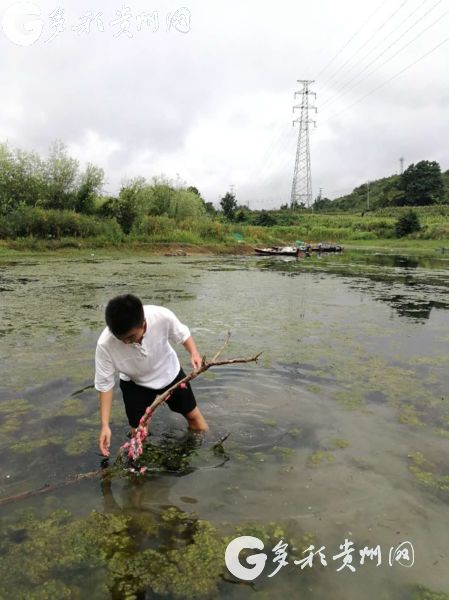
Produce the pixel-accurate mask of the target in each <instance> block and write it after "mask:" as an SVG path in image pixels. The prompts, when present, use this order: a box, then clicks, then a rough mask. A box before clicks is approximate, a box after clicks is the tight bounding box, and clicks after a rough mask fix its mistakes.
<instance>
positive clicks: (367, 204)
mask: <svg viewBox="0 0 449 600" xmlns="http://www.w3.org/2000/svg"><path fill="white" fill-rule="evenodd" d="M366 210H369V181H368V183H367V187H366Z"/></svg>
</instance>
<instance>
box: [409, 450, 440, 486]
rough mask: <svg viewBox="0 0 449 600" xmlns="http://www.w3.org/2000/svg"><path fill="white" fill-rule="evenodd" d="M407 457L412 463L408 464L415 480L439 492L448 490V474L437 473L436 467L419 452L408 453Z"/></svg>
mask: <svg viewBox="0 0 449 600" xmlns="http://www.w3.org/2000/svg"><path fill="white" fill-rule="evenodd" d="M408 458H409V459H410V460H411V463H412V464H411V465H409V469H410V472H411V473H412V474H413V475H414V477H415V479H416V481H418V482H419V483H420V484H421V485H424V486H425V487H427V488H430V489H433V490H436V491H439V492H445V493H448V492H449V475H441V474H439V473H438V472H437V467H436V466H435V465H434V464H432V463H431V462H429V461H428V460H427V459H426V458H425V457H424V455H423V454H422V453H421V452H415V453H413V454H409V455H408Z"/></svg>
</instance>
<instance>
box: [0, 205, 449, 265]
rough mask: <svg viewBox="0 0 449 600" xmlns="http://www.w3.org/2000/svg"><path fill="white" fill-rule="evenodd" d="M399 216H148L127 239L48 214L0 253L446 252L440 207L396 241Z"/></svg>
mask: <svg viewBox="0 0 449 600" xmlns="http://www.w3.org/2000/svg"><path fill="white" fill-rule="evenodd" d="M403 212H404V209H400V208H399V209H394V210H393V209H389V210H388V211H386V210H384V211H381V212H378V213H366V214H363V215H362V214H348V213H337V214H326V213H324V214H323V213H307V212H300V213H296V214H295V215H294V216H295V223H294V224H289V225H274V226H271V227H263V226H255V225H248V224H244V223H229V222H223V221H220V220H219V219H210V218H206V217H201V218H197V219H194V218H189V219H184V220H175V219H171V218H168V217H152V218H148V219H146V221H145V226H144V227H140V228H135V229H134V230H133V231H132V232H131V233H130V234H128V235H125V234H124V233H123V232H122V231H121V230H120V228H118V226H117V225H116V224H115V223H114V222H111V221H110V222H108V223H106V224H105V223H99V222H97V221H92V223H88V222H87V220H86V219H87V218H86V219H84V220H72V221H70V220H68V218H67V217H66V216H65V215H61V220H58V218H57V217H55V215H51V216H52V219H53V220H50V219H47V220H46V221H45V225H46V227H47V229H45V234H43V233H42V234H41V235H36V234H33V233H32V234H27V235H22V236H2V237H3V239H1V240H0V254H2V255H5V254H10V253H14V252H30V251H31V252H46V251H54V250H58V251H61V250H64V249H67V250H69V251H70V250H78V251H86V252H87V251H89V250H94V249H100V248H104V249H109V250H112V249H117V250H118V251H121V252H124V251H130V252H133V251H143V252H149V253H151V254H165V253H168V254H170V253H179V254H181V253H183V252H186V253H188V254H194V253H195V254H196V253H199V254H229V253H232V254H235V253H239V254H242V253H250V252H252V251H253V248H254V247H255V246H269V245H287V244H288V245H290V244H293V243H294V242H295V241H296V240H302V241H305V242H311V243H317V242H337V243H339V244H343V245H347V246H351V247H354V246H357V247H362V248H367V247H373V248H383V249H388V248H391V249H406V250H410V251H411V250H416V249H418V250H419V251H425V250H429V251H434V250H436V249H438V248H441V247H449V212H448V211H447V210H446V207H444V209H441V210H440V209H437V207H431V208H430V209H421V210H419V211H418V213H419V218H420V221H421V229H420V231H418V232H416V233H414V234H412V235H410V236H407V237H404V238H396V237H395V230H394V225H395V222H396V220H397V218H398V217H399V216H400V215H401V214H402V213H403ZM84 221H86V222H84ZM62 222H63V223H64V228H63V227H62V226H61V223H62ZM80 223H81V225H82V228H81V226H80ZM92 227H97V228H98V231H97V230H92V229H90V228H92Z"/></svg>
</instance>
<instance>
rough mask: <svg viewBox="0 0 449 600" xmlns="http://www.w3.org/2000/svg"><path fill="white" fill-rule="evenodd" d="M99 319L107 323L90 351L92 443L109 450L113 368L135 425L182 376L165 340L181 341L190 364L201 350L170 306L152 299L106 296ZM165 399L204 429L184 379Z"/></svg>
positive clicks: (197, 361)
mask: <svg viewBox="0 0 449 600" xmlns="http://www.w3.org/2000/svg"><path fill="white" fill-rule="evenodd" d="M105 319H106V324H107V327H106V328H105V329H104V330H103V332H102V333H101V335H100V337H99V339H98V342H97V349H96V353H95V389H96V390H98V392H99V394H100V416H101V430H100V435H99V438H98V444H99V447H100V451H101V453H102V454H103V455H104V456H109V446H110V443H111V430H110V428H109V418H110V414H111V404H112V390H113V388H114V377H115V374H116V373H117V372H118V373H119V374H120V389H121V390H122V395H123V401H124V403H125V410H126V415H127V417H128V421H129V424H130V425H131V427H132V428H133V429H135V428H137V426H138V425H139V421H140V418H141V417H142V416H143V414H144V413H145V410H146V408H147V407H148V406H149V405H150V404H151V403H152V402H153V400H154V399H155V398H156V396H157V395H158V394H161V393H162V392H164V391H165V390H167V389H168V388H169V387H170V386H171V385H173V384H174V383H176V382H177V381H179V380H180V379H182V378H183V377H185V373H184V371H183V370H182V369H181V366H180V364H179V359H178V356H177V354H176V352H175V351H174V350H173V348H172V347H171V345H170V342H174V343H182V344H183V346H184V348H185V349H186V350H187V351H188V352H189V354H190V359H191V363H192V366H193V368H194V369H197V368H199V367H200V366H201V356H200V355H199V352H198V350H197V348H196V346H195V342H194V340H193V338H192V336H191V335H190V331H189V329H188V327H187V326H186V325H183V324H182V323H181V322H180V321H179V319H178V318H177V317H176V315H175V314H174V313H173V312H172V311H171V310H169V309H168V308H164V307H163V306H156V305H152V304H147V305H145V306H143V305H142V302H141V301H140V300H139V298H137V297H136V296H133V295H132V294H125V295H123V296H116V297H115V298H112V300H110V301H109V302H108V305H107V306H106V312H105ZM166 402H167V404H168V406H169V407H170V409H171V410H172V411H174V412H178V413H180V414H182V415H183V416H184V417H185V418H186V420H187V422H188V425H189V428H190V429H193V430H197V431H205V430H207V429H208V426H207V423H206V421H205V419H204V417H203V415H202V414H201V412H200V409H199V408H198V407H197V405H196V400H195V396H194V395H193V391H192V389H191V387H190V384H189V383H187V384H186V386H185V388H183V389H181V388H177V389H176V390H175V391H174V392H173V393H172V395H171V397H170V398H169V399H168V400H167V401H166Z"/></svg>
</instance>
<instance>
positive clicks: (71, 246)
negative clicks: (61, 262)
mask: <svg viewBox="0 0 449 600" xmlns="http://www.w3.org/2000/svg"><path fill="white" fill-rule="evenodd" d="M338 243H339V244H340V245H342V246H343V248H344V250H343V252H344V251H347V252H352V251H355V252H379V251H380V252H388V253H398V254H431V255H432V256H435V257H437V256H438V257H446V256H447V258H448V259H449V240H447V241H446V240H414V239H406V240H401V239H388V240H346V241H339V242H338ZM259 245H269V244H259ZM255 246H256V244H254V245H250V244H248V243H242V242H239V243H230V244H223V243H219V244H213V243H204V244H201V245H200V244H188V243H182V242H122V243H120V244H112V243H109V244H108V243H104V242H101V243H96V242H95V240H81V241H80V240H78V239H76V238H73V239H64V240H36V239H30V240H27V239H23V238H22V239H21V240H19V241H16V240H11V241H10V240H0V258H2V257H5V258H8V257H13V256H26V255H32V256H36V255H39V254H42V255H59V256H61V255H64V254H70V255H72V254H74V253H76V254H78V255H91V254H95V255H97V256H98V255H101V254H104V253H107V254H109V255H111V254H120V255H121V256H127V255H135V254H146V255H151V256H171V257H182V256H230V255H243V256H248V255H249V256H256V254H255V252H254V247H255Z"/></svg>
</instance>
